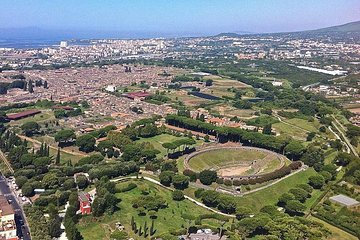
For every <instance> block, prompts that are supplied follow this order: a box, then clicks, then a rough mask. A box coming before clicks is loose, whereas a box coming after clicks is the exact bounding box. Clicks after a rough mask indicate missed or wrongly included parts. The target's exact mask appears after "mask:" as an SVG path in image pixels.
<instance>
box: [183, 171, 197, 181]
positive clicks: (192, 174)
mask: <svg viewBox="0 0 360 240" xmlns="http://www.w3.org/2000/svg"><path fill="white" fill-rule="evenodd" d="M183 174H184V175H185V176H188V177H189V178H190V181H191V182H195V181H196V180H197V174H196V172H194V171H192V170H190V169H185V170H184V172H183Z"/></svg>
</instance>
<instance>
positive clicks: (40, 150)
mask: <svg viewBox="0 0 360 240" xmlns="http://www.w3.org/2000/svg"><path fill="white" fill-rule="evenodd" d="M43 152H44V143H41V145H40V149H39V152H38V155H39V156H40V157H42V156H43Z"/></svg>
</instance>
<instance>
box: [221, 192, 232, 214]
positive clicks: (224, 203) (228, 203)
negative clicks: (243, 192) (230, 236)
mask: <svg viewBox="0 0 360 240" xmlns="http://www.w3.org/2000/svg"><path fill="white" fill-rule="evenodd" d="M218 208H219V209H220V211H222V212H224V213H229V214H230V213H234V212H235V210H236V201H235V199H234V198H233V197H230V196H221V197H219V200H218Z"/></svg>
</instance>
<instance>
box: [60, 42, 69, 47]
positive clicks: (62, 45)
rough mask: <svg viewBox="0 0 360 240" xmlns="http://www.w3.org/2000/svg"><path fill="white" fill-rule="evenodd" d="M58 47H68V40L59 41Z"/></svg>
mask: <svg viewBox="0 0 360 240" xmlns="http://www.w3.org/2000/svg"><path fill="white" fill-rule="evenodd" d="M60 47H61V48H67V47H68V42H67V41H61V42H60Z"/></svg>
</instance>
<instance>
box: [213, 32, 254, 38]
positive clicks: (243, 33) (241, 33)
mask: <svg viewBox="0 0 360 240" xmlns="http://www.w3.org/2000/svg"><path fill="white" fill-rule="evenodd" d="M249 34H254V33H252V32H246V31H239V32H225V33H219V34H218V35H215V37H239V36H241V35H249Z"/></svg>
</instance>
